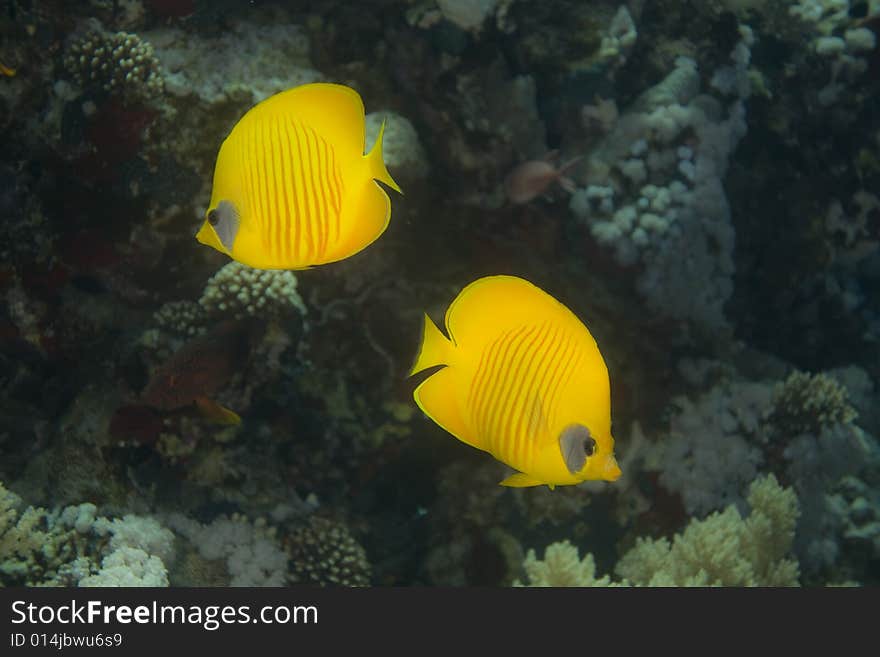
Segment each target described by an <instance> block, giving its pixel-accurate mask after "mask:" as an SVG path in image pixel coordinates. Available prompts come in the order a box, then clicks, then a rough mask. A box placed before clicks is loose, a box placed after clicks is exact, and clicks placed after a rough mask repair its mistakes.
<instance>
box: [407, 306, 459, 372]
mask: <svg viewBox="0 0 880 657" xmlns="http://www.w3.org/2000/svg"><path fill="white" fill-rule="evenodd" d="M452 349H453V345H452V342H450V340H449V338H447V337H446V336H445V335H443V333H441V332H440V329H438V328H437V325H436V324H434V322H433V321H432V320H431V318H430V317H428V315H427V314H425V328H424V330H423V331H422V345H421V347H420V348H419V355H418V356H416V362H415V363H414V364H413V366H412V369H411V370H410V371H409V376H412V375H413V374H416V373H418V372H421V371H422V370H426V369H428V368H429V367H434V366H436V365H448V364H449V355H450V352H451V351H452Z"/></svg>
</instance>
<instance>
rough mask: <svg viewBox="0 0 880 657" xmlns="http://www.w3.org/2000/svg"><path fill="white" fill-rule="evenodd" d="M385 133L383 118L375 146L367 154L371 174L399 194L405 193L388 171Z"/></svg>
mask: <svg viewBox="0 0 880 657" xmlns="http://www.w3.org/2000/svg"><path fill="white" fill-rule="evenodd" d="M384 135H385V120H384V119H383V120H382V125H381V126H380V127H379V136H378V137H376V143H375V144H373V148H371V149H370V152H369V153H367V154H366V156H365V157H366V158H367V162H368V163H369V167H370V175H371V176H372V178H373V179H374V180H378V181H379V182H383V183H385V184H386V185H388V186H389V187H390V188H391V189H393V190H394V191H395V192H397V193H398V194H403V192H402V191H401V190H400V187H399V186H398V184H397V183H396V182H394V178H392V177H391V174H390V173H388V169H387V168H386V167H385V160H384V159H382V137H383V136H384Z"/></svg>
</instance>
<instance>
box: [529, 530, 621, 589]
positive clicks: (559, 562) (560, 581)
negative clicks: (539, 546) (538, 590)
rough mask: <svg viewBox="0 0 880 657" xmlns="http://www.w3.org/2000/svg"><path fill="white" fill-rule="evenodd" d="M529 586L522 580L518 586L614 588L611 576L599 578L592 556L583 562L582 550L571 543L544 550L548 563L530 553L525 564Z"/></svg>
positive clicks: (550, 546) (588, 554)
mask: <svg viewBox="0 0 880 657" xmlns="http://www.w3.org/2000/svg"><path fill="white" fill-rule="evenodd" d="M523 568H524V569H525V571H526V576H527V577H528V582H527V583H526V584H523V583H522V582H520V581H519V580H517V581H516V582H514V583H513V585H514V586H610V585H611V578H610V577H608V575H605V576H604V577H599V578H596V562H595V560H594V559H593V555H592V554H590V553H589V552H588V553H587V554H586V555H585V556H584V558H583V559H581V558H580V557H579V555H578V549H577V548H576V547H575V546H574V545H572V544H571V543H570V542H569V541H561V542H559V543H552V544H550V545H548V546H547V549H546V550H544V559H543V560H538V557H537V556H536V555H535V551H534V550H529V551H528V553H527V554H526V560H525V561H524V562H523Z"/></svg>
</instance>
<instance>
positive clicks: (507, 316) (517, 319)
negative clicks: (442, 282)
mask: <svg viewBox="0 0 880 657" xmlns="http://www.w3.org/2000/svg"><path fill="white" fill-rule="evenodd" d="M540 320H549V321H552V322H554V323H556V322H560V321H562V323H563V324H568V323H570V322H571V321H572V320H574V321H577V319H576V318H575V317H574V315H572V314H571V312H570V311H569V310H568V309H567V308H566V307H565V306H563V305H562V304H561V303H559V302H558V301H557V300H556V299H554V298H553V297H551V296H550V295H549V294H547V293H546V292H544V291H543V290H541V289H540V288H538V287H537V286H535V285H533V284H532V283H530V282H528V281H526V280H524V279H522V278H517V277H516V276H486V277H484V278H480V279H478V280H476V281H474V282H473V283H471V284H470V285H468V286H467V287H465V288H464V289H463V290H462V291H461V292H460V293H459V295H458V296H457V297H456V298H455V301H453V302H452V304H451V305H450V306H449V309H448V310H447V311H446V332H447V333H448V334H449V336H450V338H452V340H453V341H454V342H455V343H456V344H466V345H468V349H477V350H479V349H480V348H481V347H482V346H483V345H485V344H487V343H488V342H490V341H491V340H492V339H494V337H495V336H497V335H499V334H501V333H503V332H504V331H506V330H508V329H511V328H515V327H518V326H523V325H530V324H534V323H535V322H536V321H540Z"/></svg>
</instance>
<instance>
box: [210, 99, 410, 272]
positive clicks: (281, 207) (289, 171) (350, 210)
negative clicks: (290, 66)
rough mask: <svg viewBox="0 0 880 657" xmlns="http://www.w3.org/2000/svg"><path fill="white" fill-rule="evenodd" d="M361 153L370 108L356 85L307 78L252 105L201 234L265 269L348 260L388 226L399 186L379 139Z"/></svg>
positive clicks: (220, 167) (236, 130)
mask: <svg viewBox="0 0 880 657" xmlns="http://www.w3.org/2000/svg"><path fill="white" fill-rule="evenodd" d="M384 130H385V124H384V123H383V124H382V128H381V129H380V130H379V136H378V138H377V139H376V144H375V146H373V148H372V149H371V150H370V152H369V153H367V154H366V155H364V141H365V119H364V104H363V102H362V101H361V97H360V95H358V93H357V92H356V91H355V90H354V89H351V88H350V87H346V86H343V85H338V84H325V83H315V84H306V85H302V86H300V87H295V88H294V89H289V90H288V91H284V92H281V93H279V94H276V95H274V96H271V97H270V98H267V99H266V100H264V101H262V102H261V103H258V104H257V105H255V106H254V107H252V108H251V109H250V110H249V111H248V112H247V113H246V114H245V115H244V116H243V117H242V118H241V119H240V120H239V122H238V123H237V124H236V125H235V127H233V129H232V132H230V133H229V136H228V137H227V138H226V139H225V141H224V142H223V144H222V146H221V147H220V152H219V154H218V155H217V163H216V165H215V168H214V185H213V189H212V192H211V203H210V206H209V208H208V210H207V212H206V214H205V222H204V224H202V227H201V229H200V230H199V232H198V234H197V235H196V239H198V240H199V241H200V242H202V243H203V244H207V245H208V246H210V247H213V248H215V249H217V250H218V251H220V252H221V253H225V254H226V255H228V256H230V257H231V258H233V259H234V260H237V261H238V262H241V263H242V264H245V265H248V266H250V267H256V268H259V269H305V268H307V267H311V266H312V265H320V264H325V263H328V262H335V261H337V260H342V259H343V258H347V257H349V256H351V255H353V254H355V253H357V252H358V251H361V250H362V249H364V248H366V247H367V246H369V245H370V244H371V243H372V242H373V241H375V240H376V239H377V238H378V237H379V236H380V235H381V234H382V233H383V232H384V231H385V229H386V228H387V226H388V222H389V220H390V218H391V200H390V199H389V198H388V194H387V193H386V192H385V190H384V189H383V188H382V187H381V186H380V185H379V184H378V183H377V182H376V181H377V180H378V181H380V182H383V183H385V184H386V185H388V186H389V187H391V188H392V189H394V190H395V191H397V192H400V187H398V186H397V183H395V182H394V179H393V178H392V177H391V174H389V173H388V170H387V169H386V168H385V163H384V161H383V159H382V135H383V133H384Z"/></svg>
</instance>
